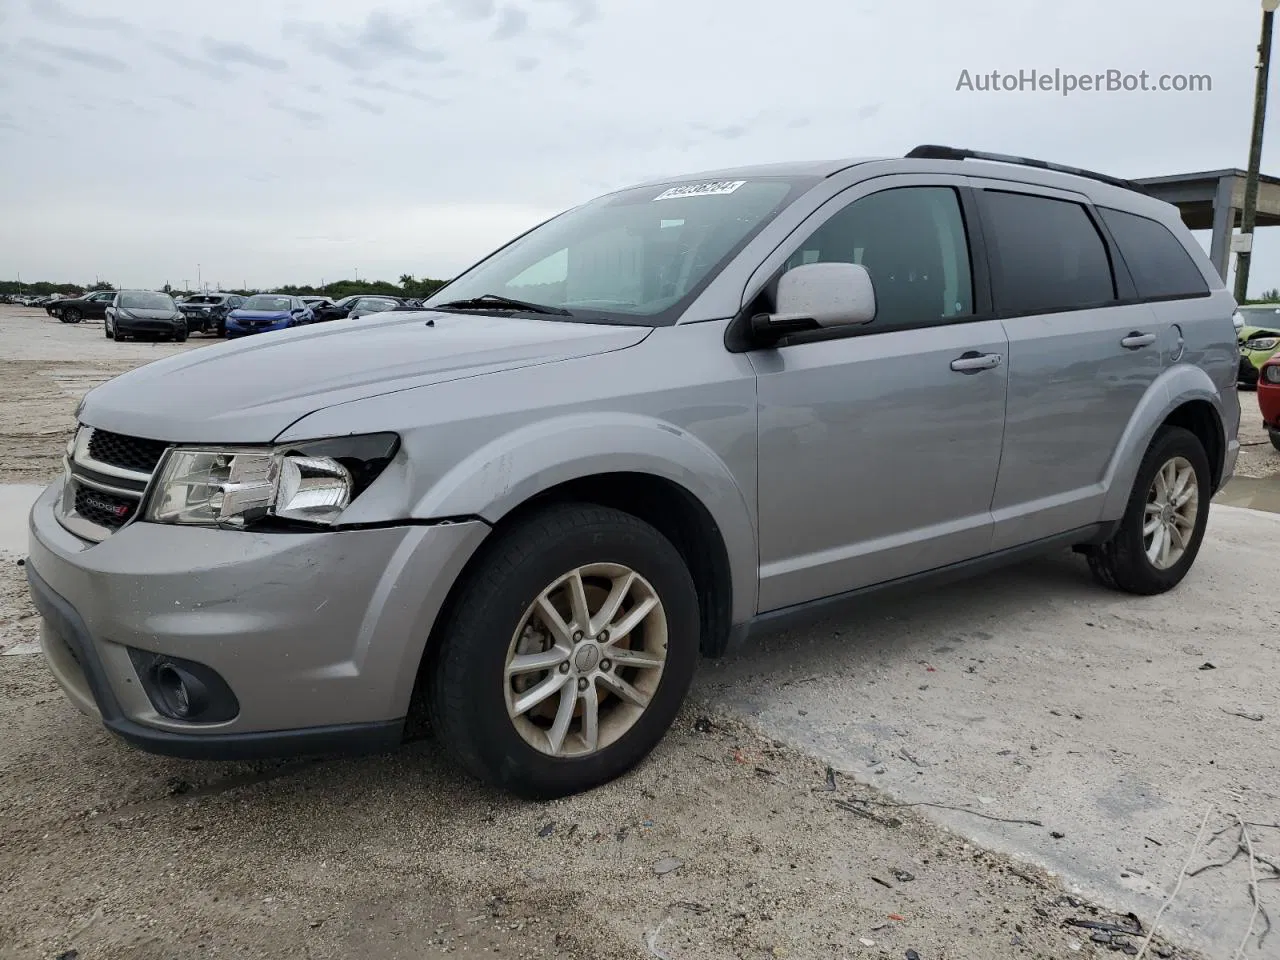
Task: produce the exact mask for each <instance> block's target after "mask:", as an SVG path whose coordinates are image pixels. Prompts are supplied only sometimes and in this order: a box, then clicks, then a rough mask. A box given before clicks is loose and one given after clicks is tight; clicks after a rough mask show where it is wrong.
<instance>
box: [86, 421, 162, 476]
mask: <svg viewBox="0 0 1280 960" xmlns="http://www.w3.org/2000/svg"><path fill="white" fill-rule="evenodd" d="M168 446H169V445H168V444H167V443H165V442H164V441H163V440H144V439H142V438H141V437H126V436H124V435H123V434H119V433H109V432H108V431H106V430H94V431H93V434H92V435H91V436H90V437H89V456H91V457H93V459H95V460H97V461H98V462H99V463H106V464H109V465H110V466H113V467H119V468H120V469H122V470H135V471H137V472H138V473H151V472H152V471H154V470H155V468H156V466H157V465H158V464H159V463H160V458H161V457H162V456H163V455H164V451H165V449H166V448H167V447H168Z"/></svg>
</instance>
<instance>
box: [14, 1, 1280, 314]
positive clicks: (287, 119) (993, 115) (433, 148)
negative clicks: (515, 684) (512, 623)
mask: <svg viewBox="0 0 1280 960" xmlns="http://www.w3.org/2000/svg"><path fill="white" fill-rule="evenodd" d="M1260 20H1261V7H1260V3H1259V0H1218V2H1214V3H1209V2H1206V0H1160V2H1158V3H1157V2H1152V0H1072V2H1070V3H1064V2H1055V3H1047V2H1043V0H910V2H904V0H897V2H887V0H874V2H870V0H868V2H862V0H786V2H777V0H434V2H429V0H422V2H409V0H218V2H217V3H207V2H206V3H195V2H191V0H185V2H173V0H111V2H110V3H106V2H103V0H0V279H14V278H16V277H18V276H21V278H22V279H23V280H37V279H40V280H53V281H70V282H80V283H84V282H90V281H92V280H93V279H95V278H101V279H104V280H109V281H111V282H113V283H115V284H117V285H119V286H142V287H158V286H160V285H162V284H164V283H171V284H173V285H174V286H178V285H182V286H184V287H193V286H194V285H195V284H196V282H197V277H198V278H199V279H200V280H201V281H202V282H203V283H204V284H207V285H209V286H211V287H212V286H217V285H221V286H224V287H240V286H242V285H247V286H250V287H255V288H258V287H269V286H271V285H273V284H284V283H320V282H322V281H333V280H338V279H349V278H352V277H355V276H359V277H360V278H362V279H379V278H380V279H390V280H393V281H394V280H397V279H398V278H399V276H400V275H401V274H404V273H408V274H413V275H414V276H417V277H435V278H447V277H450V276H453V275H455V274H456V273H458V272H460V271H461V270H463V269H465V268H466V267H467V266H468V265H469V264H471V263H473V262H474V261H475V260H477V259H479V258H480V257H482V256H484V255H485V254H486V253H488V252H489V251H490V250H492V249H493V248H495V247H496V246H498V245H500V244H502V243H504V242H506V241H507V240H508V239H510V238H511V237H512V236H514V235H515V234H517V233H519V232H521V231H523V230H525V229H527V228H529V227H530V226H533V225H534V224H536V223H538V222H540V221H541V220H543V219H545V218H546V217H548V216H550V215H553V214H554V213H556V212H558V211H560V210H562V209H564V208H566V207H568V206H571V205H574V204H577V203H580V202H583V201H585V200H588V199H590V198H591V197H593V196H595V195H598V194H600V193H604V192H607V191H609V190H612V189H616V188H618V187H622V186H626V185H628V184H630V183H634V182H636V181H639V180H645V179H650V178H653V177H658V176H667V175H674V174H681V173H688V172H696V171H699V170H706V169H714V168H717V167H723V166H731V165H736V164H747V163H759V162H769V161H777V160H796V159H829V158H839V157H856V156H868V155H873V156H886V155H888V156H892V155H901V154H903V153H905V152H906V151H908V150H910V149H911V147H913V146H915V145H917V144H920V143H943V144H950V145H955V146H964V147H971V148H974V149H982V150H991V151H996V152H1002V153H1013V154H1018V155H1023V156H1031V157H1040V158H1043V159H1049V160H1054V161H1057V162H1059V163H1066V164H1072V165H1075V166H1081V167H1086V168H1090V169H1095V170H1100V171H1105V172H1108V173H1112V174H1115V175H1118V176H1124V177H1141V176H1156V175H1161V174H1172V173H1183V172H1190V171H1197V170H1211V169H1219V168H1223V167H1240V168H1243V167H1245V166H1246V165H1247V160H1248V147H1249V135H1250V124H1251V117H1252V108H1253V84H1254V64H1255V60H1256V47H1257V44H1258V31H1259V26H1260ZM1033 69H1034V70H1038V71H1040V72H1042V73H1043V72H1046V71H1047V72H1050V73H1052V71H1054V70H1055V69H1057V70H1061V71H1063V72H1066V73H1074V74H1093V73H1097V72H1105V71H1107V70H1117V71H1119V72H1120V73H1122V74H1139V73H1141V72H1142V71H1147V72H1148V74H1149V75H1150V77H1151V82H1154V81H1155V79H1156V78H1158V77H1159V76H1160V75H1162V74H1181V75H1189V74H1201V75H1208V76H1209V77H1210V78H1211V86H1212V89H1211V90H1210V91H1199V92H1160V91H1147V92H1124V91H1116V92H1108V91H1089V92H1084V91H1076V92H1074V93H1072V94H1070V95H1067V96H1064V95H1063V94H1062V93H1061V92H1054V91H1037V90H1021V91H996V92H981V91H977V90H972V89H957V88H958V87H959V86H961V81H962V78H963V77H964V76H965V74H964V71H968V75H969V76H970V77H975V76H977V75H980V74H990V73H991V71H993V70H995V71H1000V72H1002V73H1008V74H1017V73H1018V72H1019V71H1030V70H1033ZM1278 74H1280V65H1278V67H1277V69H1276V70H1275V71H1273V74H1272V78H1273V80H1275V78H1276V76H1277V75H1278ZM1274 87H1275V83H1273V84H1272V88H1273V93H1274ZM1272 106H1273V108H1280V98H1275V99H1273V104H1272ZM1278 138H1280V122H1276V123H1274V124H1273V125H1272V130H1271V132H1270V133H1269V134H1268V136H1267V139H1266V142H1265V146H1264V153H1263V171H1264V172H1267V171H1268V170H1270V171H1272V172H1274V173H1277V174H1280V139H1278ZM1271 234H1275V236H1272V235H1271ZM1198 237H1199V238H1200V239H1201V241H1202V243H1204V244H1206V245H1207V243H1208V238H1207V236H1201V235H1198ZM1273 286H1276V287H1280V230H1263V231H1262V232H1261V233H1260V234H1259V236H1258V240H1257V243H1256V246H1255V254H1254V262H1253V269H1252V272H1251V283H1250V293H1251V294H1253V295H1256V294H1257V293H1258V292H1260V291H1261V290H1262V289H1264V288H1269V287H1273Z"/></svg>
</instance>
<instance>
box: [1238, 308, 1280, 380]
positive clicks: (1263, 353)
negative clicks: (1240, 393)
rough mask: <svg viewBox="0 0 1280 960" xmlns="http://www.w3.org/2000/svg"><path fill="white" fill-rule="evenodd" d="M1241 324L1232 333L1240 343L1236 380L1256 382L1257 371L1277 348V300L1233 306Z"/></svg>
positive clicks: (1279, 325) (1279, 345)
mask: <svg viewBox="0 0 1280 960" xmlns="http://www.w3.org/2000/svg"><path fill="white" fill-rule="evenodd" d="M1237 309H1238V310H1239V312H1240V315H1241V316H1242V317H1243V318H1244V326H1243V327H1240V328H1239V329H1238V330H1237V332H1236V339H1237V340H1238V342H1239V344H1240V370H1239V372H1238V373H1237V374H1236V382H1237V383H1239V384H1240V385H1241V386H1249V387H1254V386H1257V385H1258V371H1259V370H1260V369H1261V368H1262V365H1263V364H1264V363H1266V362H1267V361H1268V360H1270V359H1271V357H1272V356H1274V355H1275V353H1276V352H1277V350H1280V303H1257V304H1253V305H1251V306H1243V307H1238V308H1237Z"/></svg>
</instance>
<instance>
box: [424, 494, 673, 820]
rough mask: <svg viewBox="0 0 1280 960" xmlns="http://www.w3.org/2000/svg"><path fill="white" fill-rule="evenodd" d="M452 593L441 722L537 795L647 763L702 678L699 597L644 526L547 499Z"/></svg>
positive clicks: (486, 774) (443, 735)
mask: <svg viewBox="0 0 1280 960" xmlns="http://www.w3.org/2000/svg"><path fill="white" fill-rule="evenodd" d="M482 549H483V550H484V553H483V554H482V555H481V556H480V557H478V558H477V565H476V567H475V570H474V572H473V573H471V574H470V575H469V576H468V579H467V580H466V582H465V583H464V584H463V585H462V586H461V588H460V592H459V593H458V595H457V596H456V597H454V598H452V599H451V603H450V608H449V609H450V612H449V614H448V615H447V619H446V620H445V621H444V623H443V624H442V628H443V633H442V636H441V638H440V641H439V644H438V645H437V647H436V649H435V651H434V657H433V659H432V661H431V665H430V674H429V676H428V680H429V687H428V696H429V703H428V706H429V710H430V716H431V720H432V727H433V728H434V730H435V731H436V734H437V736H438V737H439V739H440V740H441V741H442V742H443V743H444V745H445V746H446V748H447V749H448V750H449V751H450V752H451V753H452V754H453V755H454V757H455V758H456V759H457V760H458V761H459V762H460V763H461V764H462V766H463V767H465V768H466V769H467V770H469V771H470V772H471V773H472V774H474V775H475V776H477V777H478V778H479V779H481V780H482V781H484V782H486V783H488V784H490V785H493V786H498V787H502V788H504V789H507V790H510V791H511V792H513V793H515V794H517V795H519V796H522V797H525V798H528V799H551V798H554V797H560V796H566V795H568V794H573V793H578V792H581V791H583V790H589V789H591V788H593V787H596V786H599V785H601V784H603V783H606V782H608V781H610V780H612V779H614V778H615V777H618V776H620V775H621V774H623V773H625V772H626V771H628V770H629V769H631V768H632V767H634V766H635V765H636V764H637V763H639V762H640V761H641V760H642V759H643V758H644V757H645V756H646V755H648V753H649V752H650V751H651V750H652V749H653V748H654V746H656V745H657V743H658V742H659V741H660V740H661V739H662V737H663V736H664V735H665V734H666V731H667V729H668V728H669V727H670V726H671V723H672V721H673V720H674V719H675V717H676V713H677V712H678V711H679V709H680V705H681V703H682V702H683V700H684V698H685V695H686V694H687V692H688V690H689V684H690V682H691V681H692V679H693V671H694V667H695V665H696V663H697V658H698V649H699V642H698V641H699V616H698V596H697V591H696V589H695V588H694V584H693V579H692V577H691V576H690V575H689V571H688V568H687V567H686V566H685V563H684V560H683V558H682V557H681V556H680V553H679V551H677V550H676V548H675V547H674V546H672V544H671V543H670V541H668V540H667V539H666V538H665V537H663V536H662V534H661V533H659V532H658V531H657V530H655V529H654V528H653V527H651V526H650V525H649V524H647V523H645V522H643V521H641V520H639V519H637V518H636V517H633V516H631V515H630V514H627V513H623V512H621V511H618V510H613V509H608V508H604V507H598V506H592V505H587V504H566V505H559V506H553V507H549V508H547V509H545V510H542V511H539V512H538V513H536V514H533V515H531V516H529V517H527V518H525V519H523V520H521V521H518V522H517V524H516V525H515V526H513V527H512V528H511V529H510V530H509V531H507V532H506V533H504V534H499V535H498V536H497V538H496V539H495V541H494V542H492V543H490V544H487V545H486V547H485V548H482Z"/></svg>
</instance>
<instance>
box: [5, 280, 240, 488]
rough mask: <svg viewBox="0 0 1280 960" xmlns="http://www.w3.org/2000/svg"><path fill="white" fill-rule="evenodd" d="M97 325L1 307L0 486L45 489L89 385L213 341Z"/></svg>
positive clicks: (58, 464) (57, 464)
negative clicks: (148, 336) (144, 337)
mask: <svg viewBox="0 0 1280 960" xmlns="http://www.w3.org/2000/svg"><path fill="white" fill-rule="evenodd" d="M102 331H103V327H102V321H101V320H96V321H95V320H85V321H82V322H81V323H76V324H70V323H59V322H58V321H57V320H55V319H54V318H53V317H50V316H49V315H48V314H46V313H45V312H44V310H42V309H39V310H38V309H34V308H31V307H15V306H12V305H10V304H0V343H3V344H4V351H3V357H0V483H47V482H48V481H49V480H50V479H52V478H53V477H55V476H57V474H58V471H59V470H61V469H62V467H61V463H60V460H61V457H62V447H63V445H64V444H65V443H66V441H67V438H68V437H70V436H71V432H72V430H74V429H75V417H74V413H75V408H76V402H77V401H78V400H79V399H80V397H82V396H84V394H85V392H86V391H88V390H89V389H91V388H92V387H95V386H97V385H98V384H100V383H103V382H104V381H106V380H110V379H111V378H112V377H114V376H118V375H119V374H121V373H124V372H125V371H127V370H132V369H133V368H134V367H136V366H139V365H140V364H143V363H146V362H148V361H149V360H157V359H159V358H160V357H165V356H169V355H170V354H173V353H181V352H182V351H184V350H194V349H198V348H199V347H201V346H204V345H206V344H209V343H215V342H218V341H216V340H214V339H211V338H206V337H205V336H204V335H202V334H196V335H195V336H194V337H191V338H189V339H188V340H187V341H186V342H185V343H159V342H147V341H142V342H138V341H132V340H129V341H125V342H123V343H116V342H115V341H114V340H108V339H107V338H106V337H105V336H103V332H102Z"/></svg>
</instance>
